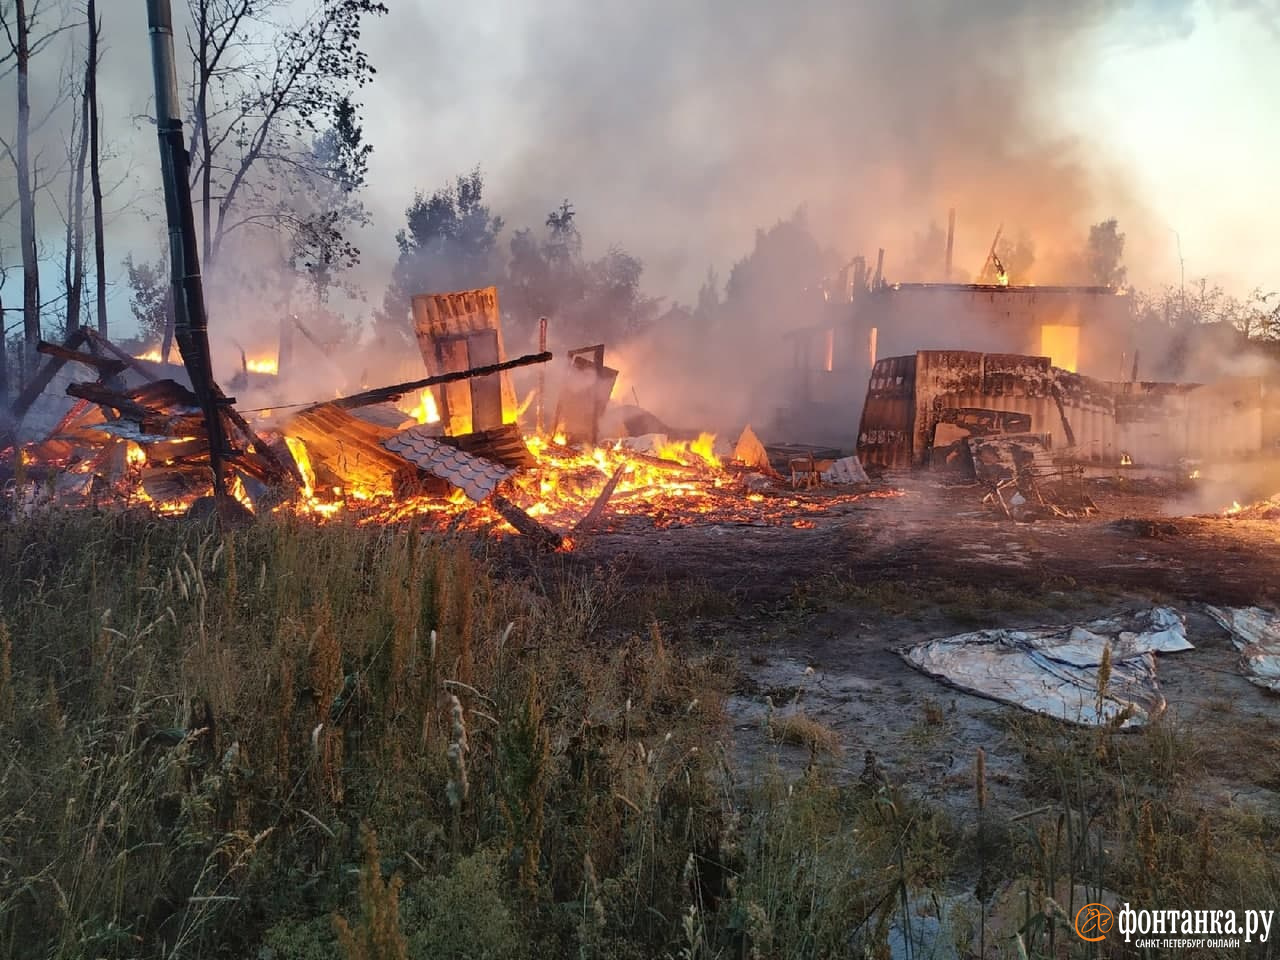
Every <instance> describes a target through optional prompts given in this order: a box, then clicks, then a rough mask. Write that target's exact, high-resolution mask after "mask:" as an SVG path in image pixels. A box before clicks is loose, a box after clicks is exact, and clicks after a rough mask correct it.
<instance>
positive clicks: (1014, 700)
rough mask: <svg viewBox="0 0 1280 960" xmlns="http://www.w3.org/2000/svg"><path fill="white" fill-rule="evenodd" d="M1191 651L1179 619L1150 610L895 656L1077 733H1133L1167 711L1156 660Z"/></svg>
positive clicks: (916, 648) (958, 639)
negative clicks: (1104, 677) (1093, 729)
mask: <svg viewBox="0 0 1280 960" xmlns="http://www.w3.org/2000/svg"><path fill="white" fill-rule="evenodd" d="M1108 646H1110V648H1111V676H1110V680H1109V681H1108V683H1107V687H1106V692H1105V696H1104V697H1103V700H1102V704H1101V711H1099V709H1098V707H1099V704H1098V686H1099V682H1098V681H1099V668H1100V666H1101V664H1102V656H1103V651H1104V650H1105V649H1106V648H1107V647H1108ZM1191 649H1193V647H1192V645H1191V643H1190V642H1189V641H1188V640H1187V630H1186V622H1185V620H1184V618H1183V617H1182V615H1181V614H1179V613H1178V612H1177V611H1176V610H1173V609H1171V608H1169V607H1153V608H1152V609H1150V610H1144V611H1141V612H1139V613H1136V614H1131V615H1123V616H1115V617H1109V618H1105V619H1101V620H1093V621H1090V622H1088V623H1082V624H1075V625H1071V626H1065V627H1038V628H1033V629H1028V630H1006V629H997V630H979V631H976V632H973V633H962V634H959V635H957V636H953V637H943V638H941V639H937V640H926V641H924V642H922V643H917V644H915V645H913V646H910V647H907V648H904V649H902V650H900V651H899V653H900V654H901V655H902V656H903V657H904V658H905V659H906V661H907V662H908V663H910V664H911V665H912V666H914V667H916V668H917V669H919V670H921V671H922V672H924V673H927V674H929V675H930V676H932V677H936V678H938V679H939V680H942V681H944V682H946V683H949V684H951V685H953V686H956V687H958V688H960V689H961V690H965V691H968V692H970V693H974V694H977V695H978V696H982V697H987V698H989V699H991V700H997V701H999V702H1001V703H1008V704H1011V705H1013V706H1017V707H1022V708H1023V709H1025V710H1030V711H1032V712H1034V713H1041V714H1044V715H1045V716H1049V717H1053V718H1054V719H1057V720H1062V721H1064V722H1067V723H1074V724H1079V725H1081V726H1102V725H1110V724H1113V723H1117V724H1118V725H1119V726H1121V727H1138V726H1142V725H1144V724H1146V723H1147V722H1149V721H1150V720H1152V719H1153V718H1155V717H1157V716H1158V715H1159V714H1161V713H1162V712H1163V711H1164V709H1165V699H1164V694H1163V693H1162V692H1161V690H1160V683H1159V680H1158V678H1157V676H1156V661H1155V656H1154V655H1155V654H1157V653H1174V652H1177V651H1181V650H1191ZM1122 715H1123V718H1122Z"/></svg>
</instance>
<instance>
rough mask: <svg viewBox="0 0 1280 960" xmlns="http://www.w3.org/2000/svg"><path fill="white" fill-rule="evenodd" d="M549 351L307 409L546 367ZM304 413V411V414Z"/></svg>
mask: <svg viewBox="0 0 1280 960" xmlns="http://www.w3.org/2000/svg"><path fill="white" fill-rule="evenodd" d="M552 356H553V354H552V353H551V352H550V351H544V352H542V353H529V354H525V355H524V356H523V357H518V358H516V359H515V360H505V361H503V362H502V363H495V364H493V365H492V366H489V367H475V368H473V369H470V370H462V371H459V372H457V373H442V374H439V375H438V376H433V377H426V378H424V379H422V380H409V381H406V382H405V383H393V384H391V385H390V386H387V387H377V388H375V389H373V390H365V391H364V392H363V393H353V394H352V395H351V396H349V397H339V398H338V399H336V400H330V401H328V402H327V403H322V404H316V406H314V407H308V408H307V409H309V410H315V409H317V408H319V407H327V406H334V407H341V408H342V409H344V410H350V409H353V408H355V407H367V406H370V405H372V404H375V403H387V402H388V401H395V400H399V399H400V398H401V397H403V396H404V395H405V394H407V393H413V392H415V391H417V390H421V389H423V388H424V387H434V386H437V385H439V384H442V383H455V382H457V381H459V380H468V379H470V378H471V377H483V376H486V375H488V374H491V373H501V372H502V371H503V370H512V369H515V368H516V367H527V366H530V365H531V364H535V363H546V362H547V361H548V360H550V359H551V358H552ZM304 412H305V411H304Z"/></svg>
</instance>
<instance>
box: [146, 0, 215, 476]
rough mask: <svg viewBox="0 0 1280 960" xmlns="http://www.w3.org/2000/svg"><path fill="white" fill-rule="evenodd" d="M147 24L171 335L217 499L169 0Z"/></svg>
mask: <svg viewBox="0 0 1280 960" xmlns="http://www.w3.org/2000/svg"><path fill="white" fill-rule="evenodd" d="M147 26H148V29H149V30H150V33H151V63H152V67H153V68H154V73H155V87H156V132H157V133H158V134H159V137H160V169H161V173H162V175H163V179H164V200H165V213H166V219H167V221H168V225H169V263H170V271H171V280H172V284H173V309H174V338H175V339H176V340H177V341H178V351H179V352H180V353H181V355H182V362H183V365H184V366H185V367H186V368H187V375H188V376H189V377H190V378H191V388H192V390H193V391H195V394H196V396H197V397H198V398H199V400H200V407H201V409H202V410H203V411H204V417H205V426H206V429H207V431H208V435H209V467H210V470H211V471H212V473H213V494H214V497H215V498H216V499H218V500H221V499H222V498H223V497H225V496H226V478H225V476H224V475H223V460H224V458H225V457H226V456H227V455H228V454H229V453H230V451H229V450H228V449H227V446H226V438H225V435H224V431H223V429H222V415H221V412H220V406H221V405H222V403H224V402H225V401H224V400H223V398H222V397H221V395H220V393H219V391H218V389H217V387H216V385H215V384H214V380H213V368H212V363H211V361H210V357H209V324H208V315H207V314H206V313H205V304H204V285H203V283H202V281H201V277H200V254H199V251H198V250H197V248H196V222H195V214H194V212H193V211H192V209H191V183H190V179H189V175H190V168H191V158H190V157H189V156H188V154H187V150H186V147H185V146H184V145H183V140H182V111H181V106H180V101H179V99H178V74H177V70H176V69H175V67H174V57H173V12H172V10H171V8H170V5H169V0H147Z"/></svg>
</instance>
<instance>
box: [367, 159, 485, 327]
mask: <svg viewBox="0 0 1280 960" xmlns="http://www.w3.org/2000/svg"><path fill="white" fill-rule="evenodd" d="M405 221H406V224H405V227H404V229H402V230H400V231H399V232H398V233H397V234H396V245H397V246H398V247H399V248H400V256H399V258H398V259H397V261H396V265H395V267H394V268H393V269H392V271H391V283H390V285H389V287H388V288H387V292H386V295H385V297H384V298H383V305H382V309H381V311H379V312H378V314H377V315H376V316H375V318H374V329H375V333H376V334H377V337H378V339H379V340H381V341H382V342H383V343H386V344H395V343H398V342H405V343H407V342H408V341H409V340H410V339H411V336H410V335H411V332H412V327H411V326H410V324H409V302H410V299H411V298H412V297H413V296H414V295H415V294H420V293H445V292H448V291H451V290H466V289H471V288H474V287H481V286H485V285H487V284H490V283H493V282H495V281H496V280H497V279H498V273H499V270H498V268H497V266H496V262H495V261H496V258H495V251H496V248H497V243H498V236H499V234H501V232H502V227H503V221H502V218H501V217H498V216H494V215H493V214H492V213H491V212H490V210H489V207H488V205H487V204H486V203H485V202H484V176H483V175H482V174H481V172H480V168H479V167H476V168H475V169H474V170H472V171H471V172H470V173H469V174H464V175H462V176H460V177H458V178H457V180H456V181H455V182H454V183H453V185H452V186H448V187H444V188H442V189H440V190H437V191H435V192H434V193H433V194H431V196H429V197H428V196H425V195H423V194H422V193H418V194H416V195H415V196H414V198H413V203H411V204H410V205H409V207H408V209H407V210H405Z"/></svg>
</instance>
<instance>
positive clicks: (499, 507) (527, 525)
mask: <svg viewBox="0 0 1280 960" xmlns="http://www.w3.org/2000/svg"><path fill="white" fill-rule="evenodd" d="M489 503H490V504H491V505H492V506H493V509H494V510H496V511H498V515H499V516H501V517H502V519H503V520H505V521H507V523H509V524H511V526H513V527H515V528H516V530H518V531H519V532H520V533H523V534H524V535H525V536H526V537H528V538H529V539H531V540H533V541H535V542H536V543H538V544H539V545H541V546H546V547H550V548H551V549H552V550H558V549H560V547H562V546H564V537H562V536H560V534H558V533H556V532H555V531H554V530H552V529H550V528H549V527H545V526H543V525H542V524H541V523H539V522H538V521H537V520H535V519H533V517H531V516H529V514H527V513H525V512H524V511H523V510H521V509H520V508H519V507H517V506H516V505H515V504H514V503H512V502H511V501H510V500H508V499H507V498H506V497H504V496H502V494H499V493H495V494H494V495H493V496H492V497H490V498H489Z"/></svg>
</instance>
